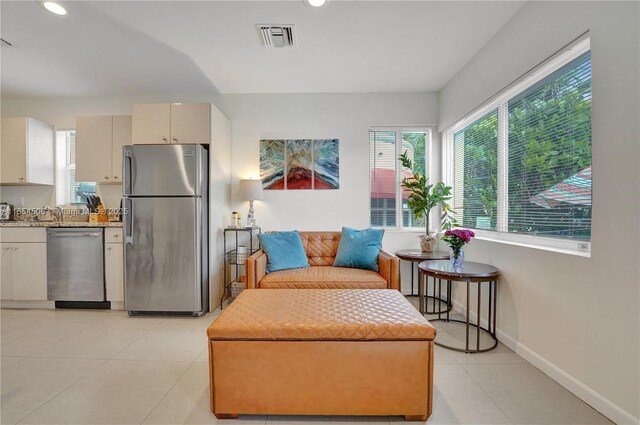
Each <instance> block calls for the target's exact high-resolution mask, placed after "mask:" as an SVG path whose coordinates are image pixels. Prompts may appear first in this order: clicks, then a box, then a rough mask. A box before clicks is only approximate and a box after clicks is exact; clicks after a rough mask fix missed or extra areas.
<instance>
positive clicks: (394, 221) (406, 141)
mask: <svg viewBox="0 0 640 425" xmlns="http://www.w3.org/2000/svg"><path fill="white" fill-rule="evenodd" d="M369 146H370V155H369V159H370V189H371V190H370V208H371V209H370V211H371V214H370V217H371V219H370V224H371V226H372V227H386V228H420V227H424V226H425V220H424V217H422V218H420V219H416V218H415V217H414V216H413V213H412V212H411V211H410V210H409V208H408V206H407V198H408V195H409V194H408V193H407V192H406V191H405V190H403V188H402V186H401V184H400V182H401V180H402V178H403V177H406V176H410V175H411V173H412V171H413V172H417V173H420V174H427V175H428V171H429V158H430V155H429V150H430V146H431V130H430V129H428V128H399V127H385V128H380V127H373V128H371V129H369ZM403 152H407V153H408V155H409V158H411V159H412V161H413V163H414V167H413V168H414V169H413V170H402V166H401V164H400V162H399V161H398V156H399V155H400V154H402V153H403Z"/></svg>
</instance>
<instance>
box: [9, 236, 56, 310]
mask: <svg viewBox="0 0 640 425" xmlns="http://www.w3.org/2000/svg"><path fill="white" fill-rule="evenodd" d="M0 245H1V249H0V251H1V252H2V276H1V277H2V287H1V290H2V299H3V300H15V301H46V300H47V245H46V243H40V242H34V243H11V242H9V243H2V244H0Z"/></svg>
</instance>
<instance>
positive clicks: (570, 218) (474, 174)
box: [443, 37, 591, 252]
mask: <svg viewBox="0 0 640 425" xmlns="http://www.w3.org/2000/svg"><path fill="white" fill-rule="evenodd" d="M444 140H445V146H444V161H443V162H444V164H443V165H444V175H445V179H446V180H447V182H448V183H449V184H451V185H452V186H453V202H452V205H453V208H454V210H455V214H456V218H457V219H458V221H459V222H460V223H461V224H462V225H463V226H464V227H469V228H473V229H476V230H479V231H480V235H481V236H482V235H485V234H483V233H482V232H487V233H486V235H494V236H488V237H495V238H496V239H499V240H505V241H507V242H508V241H512V242H516V243H518V242H520V243H524V244H527V245H533V246H541V247H551V248H557V249H560V250H566V251H576V252H588V251H589V249H590V247H589V243H588V242H589V241H590V238H591V53H590V47H589V38H588V37H582V38H581V39H579V40H578V41H576V42H575V43H573V44H572V45H570V46H567V48H565V49H563V50H562V51H561V52H559V53H558V54H557V55H555V56H554V57H552V58H551V59H550V60H548V61H547V62H545V63H543V64H541V65H540V66H538V67H537V68H536V69H535V70H534V71H532V72H531V73H529V74H528V75H525V76H524V77H523V78H522V79H521V80H520V81H519V82H517V83H515V84H513V85H512V86H510V87H508V88H507V89H505V90H504V91H503V92H501V93H499V94H497V95H496V96H494V98H492V99H491V100H489V101H488V102H485V104H483V105H482V106H481V107H479V108H478V109H477V110H476V111H474V112H472V113H471V114H469V115H468V116H467V117H465V118H464V119H462V120H460V121H459V122H458V123H456V124H454V125H453V126H451V127H450V128H448V129H447V130H445V134H444ZM486 235H485V236H486ZM585 242H586V243H585Z"/></svg>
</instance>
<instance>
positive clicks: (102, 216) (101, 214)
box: [97, 204, 109, 223]
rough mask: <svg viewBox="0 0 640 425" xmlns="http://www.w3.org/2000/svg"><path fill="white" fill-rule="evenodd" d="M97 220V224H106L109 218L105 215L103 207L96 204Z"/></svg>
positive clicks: (105, 211)
mask: <svg viewBox="0 0 640 425" xmlns="http://www.w3.org/2000/svg"><path fill="white" fill-rule="evenodd" d="M97 208H98V219H97V222H98V223H108V222H109V216H108V215H107V210H105V209H104V206H103V205H102V204H98V207H97Z"/></svg>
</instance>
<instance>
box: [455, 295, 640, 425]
mask: <svg viewBox="0 0 640 425" xmlns="http://www.w3.org/2000/svg"><path fill="white" fill-rule="evenodd" d="M453 305H454V309H455V310H458V311H459V312H460V313H462V314H463V315H465V314H466V309H465V306H464V304H462V303H461V302H459V301H457V300H455V299H454V300H453ZM469 318H470V320H472V321H475V320H476V315H475V312H473V311H471V312H470V313H469ZM480 322H481V324H482V326H484V327H486V326H487V320H486V319H481V320H480ZM496 337H497V338H498V341H500V342H501V343H503V344H504V345H506V346H507V347H509V348H510V349H511V350H513V351H514V352H515V353H516V354H518V355H519V356H520V357H522V358H523V359H525V360H526V361H528V362H529V363H531V364H532V365H533V366H535V367H536V368H538V369H540V370H541V371H542V372H543V373H544V374H545V375H547V376H548V377H550V378H551V379H553V380H554V381H556V382H557V383H558V384H560V385H562V386H563V387H564V388H565V389H567V390H568V391H570V392H571V393H572V394H573V395H575V396H576V397H578V398H579V399H581V400H582V401H584V402H585V403H587V404H588V405H589V406H591V407H593V408H594V409H596V410H597V411H598V412H600V413H602V414H603V415H604V416H606V417H607V418H609V419H610V420H611V421H613V422H614V423H616V424H618V425H640V418H636V417H634V416H633V415H632V414H631V413H629V412H627V411H626V410H624V409H623V408H622V407H620V406H618V405H617V404H615V403H613V402H612V401H611V400H609V399H608V398H606V397H605V396H603V395H602V394H600V393H598V392H597V391H595V390H593V389H592V388H591V387H589V386H587V385H586V384H584V383H583V382H581V381H580V380H578V379H576V378H575V377H573V376H572V375H570V374H568V373H567V372H565V371H564V370H562V369H561V368H559V367H558V366H556V365H555V364H553V363H551V362H550V361H549V360H547V359H545V358H544V357H542V356H541V355H539V354H538V353H536V352H535V351H533V350H532V349H530V348H529V347H526V346H525V345H523V344H522V343H520V342H519V341H517V340H515V339H514V338H512V337H511V336H509V335H507V334H506V333H505V332H503V331H501V330H500V327H497V328H496Z"/></svg>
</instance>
